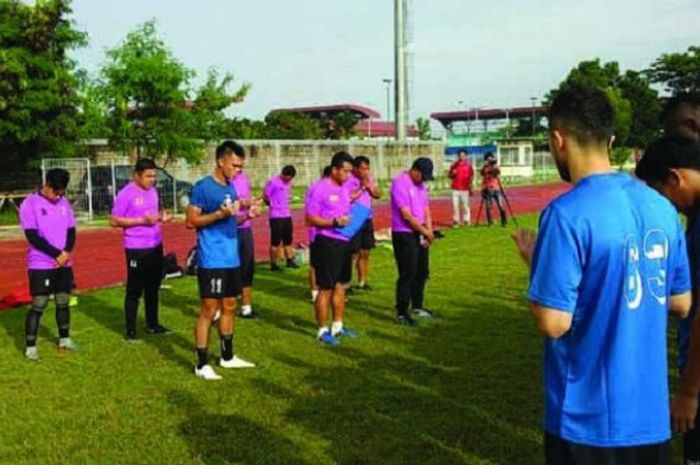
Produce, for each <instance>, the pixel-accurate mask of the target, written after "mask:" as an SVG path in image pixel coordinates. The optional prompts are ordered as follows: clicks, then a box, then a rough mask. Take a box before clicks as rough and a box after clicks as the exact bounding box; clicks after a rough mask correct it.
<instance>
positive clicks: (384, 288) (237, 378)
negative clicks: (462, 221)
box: [0, 217, 543, 465]
mask: <svg viewBox="0 0 700 465" xmlns="http://www.w3.org/2000/svg"><path fill="white" fill-rule="evenodd" d="M521 223H525V224H526V225H529V226H533V225H534V223H535V218H534V217H528V218H522V219H521ZM509 232H510V231H509V230H503V229H501V228H493V229H486V228H478V229H469V230H459V231H454V230H448V231H446V235H447V237H446V238H445V239H441V240H440V241H438V242H437V243H436V245H435V247H434V249H433V250H432V252H431V272H432V275H431V280H430V281H429V283H428V287H427V301H426V304H427V305H428V306H429V308H433V309H435V310H436V311H437V312H439V319H435V320H433V321H430V322H424V324H422V325H421V326H420V328H418V329H411V328H403V327H399V326H396V325H395V324H394V323H393V322H392V307H393V282H394V279H395V271H394V264H393V257H392V255H391V252H390V251H388V250H386V249H384V248H381V247H380V248H378V249H377V250H375V251H374V253H373V255H372V271H371V273H372V279H371V283H372V284H373V285H374V286H375V290H374V291H372V292H371V293H367V294H361V295H355V296H353V297H352V298H351V299H352V300H351V303H350V305H349V307H348V313H347V318H346V323H347V324H348V326H350V327H352V328H353V329H355V330H356V331H358V332H360V334H361V337H360V338H359V339H357V340H347V341H343V342H342V343H341V345H340V346H339V347H336V348H327V347H321V346H319V345H318V344H317V343H316V342H315V341H314V335H315V331H316V330H315V325H314V320H313V315H312V307H311V305H310V304H309V303H308V292H307V289H306V279H305V277H306V269H302V270H299V271H288V270H285V272H284V273H279V274H271V273H269V272H267V271H266V269H265V268H266V267H263V266H261V267H259V268H258V274H257V275H256V294H255V307H256V309H257V310H258V311H260V312H261V313H262V315H263V316H264V319H263V320H260V321H245V320H243V321H239V322H238V323H237V329H236V349H237V352H238V353H239V355H240V356H242V357H243V358H246V359H249V360H252V361H254V362H256V363H257V365H258V367H257V368H256V369H254V370H247V371H232V372H231V371H228V372H224V371H223V370H219V371H220V373H221V374H223V376H224V380H223V381H220V382H218V383H212V382H204V381H200V380H197V379H195V378H194V376H193V375H192V373H191V370H192V363H193V359H194V357H193V350H192V332H193V326H194V319H195V312H196V309H197V305H198V300H197V293H196V284H195V281H194V280H193V279H192V278H186V279H181V280H176V281H169V282H168V284H171V285H173V288H172V289H171V290H166V291H163V292H162V298H161V300H162V304H163V305H162V310H161V312H162V318H161V319H162V322H163V323H164V324H166V325H168V326H170V327H172V328H173V329H174V330H175V334H172V335H170V336H166V337H157V336H148V335H144V337H143V341H144V342H143V344H140V345H130V344H127V343H125V342H124V341H123V340H122V332H123V319H122V310H121V303H122V298H123V291H122V289H110V290H105V291H100V292H94V293H90V294H87V295H82V296H81V297H80V305H79V306H78V307H77V308H76V309H75V311H74V313H73V320H72V326H73V336H74V338H75V339H76V340H77V341H78V342H79V343H80V344H81V350H80V351H79V352H77V353H75V354H70V355H68V356H65V355H59V354H58V353H57V352H56V351H55V349H54V347H55V343H56V337H55V323H54V321H53V320H54V318H53V317H54V314H53V309H51V311H50V312H49V313H48V315H46V316H45V318H44V320H43V326H42V330H41V333H40V341H39V351H40V354H41V356H42V361H41V362H40V363H38V364H30V363H27V362H25V361H24V360H23V358H22V354H21V349H22V345H23V342H22V332H23V318H24V314H25V312H24V311H23V310H22V311H18V310H14V311H9V312H5V313H0V360H2V367H3V369H2V382H0V463H2V464H47V463H70V464H100V465H105V464H168V465H171V464H207V465H211V464H247V465H253V464H260V465H268V464H285V465H294V464H299V465H302V464H308V465H322V464H347V465H351V464H352V465H361V464H368V465H369V464H397V465H398V464H421V465H446V464H481V465H487V464H519V465H528V464H540V463H542V462H543V460H542V458H541V457H542V452H541V426H540V425H541V421H540V418H541V413H542V387H541V359H542V356H541V349H542V340H541V338H540V337H539V336H538V334H537V332H536V330H535V327H534V324H533V322H532V321H531V318H530V315H529V313H528V311H527V310H526V306H525V303H524V301H523V296H524V292H525V288H526V279H527V278H526V270H525V267H524V265H522V264H521V263H520V261H519V257H518V256H517V253H516V252H515V250H514V247H513V246H512V244H511V242H510V239H509V237H508V233H509ZM140 326H141V327H142V326H143V322H142V321H141V322H140ZM217 346H218V338H217V337H212V353H213V354H218V349H217Z"/></svg>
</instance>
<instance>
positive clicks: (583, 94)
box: [549, 85, 615, 146]
mask: <svg viewBox="0 0 700 465" xmlns="http://www.w3.org/2000/svg"><path fill="white" fill-rule="evenodd" d="M549 128H550V129H563V130H564V131H566V132H567V133H568V134H569V135H571V137H573V138H574V139H575V140H576V141H577V142H578V143H579V144H581V145H583V146H590V145H594V144H605V145H607V144H608V142H609V141H610V138H611V137H612V136H613V134H614V132H615V111H614V109H613V107H612V105H611V104H610V100H609V99H608V97H607V95H605V92H603V91H602V90H600V89H597V88H595V87H590V86H583V85H573V86H571V87H569V88H568V89H565V90H563V91H561V92H560V93H559V95H557V97H556V98H555V99H554V101H553V102H552V105H551V106H550V107H549Z"/></svg>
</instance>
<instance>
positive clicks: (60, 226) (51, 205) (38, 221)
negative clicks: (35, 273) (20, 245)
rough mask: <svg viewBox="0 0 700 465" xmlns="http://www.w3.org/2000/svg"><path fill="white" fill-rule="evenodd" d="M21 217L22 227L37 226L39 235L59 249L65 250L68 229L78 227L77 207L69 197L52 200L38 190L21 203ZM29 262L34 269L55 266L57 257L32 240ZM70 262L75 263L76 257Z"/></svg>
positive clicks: (28, 253) (29, 265) (23, 228)
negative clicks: (75, 211)
mask: <svg viewBox="0 0 700 465" xmlns="http://www.w3.org/2000/svg"><path fill="white" fill-rule="evenodd" d="M19 221H20V225H21V226H22V230H24V231H26V230H28V229H34V230H36V232H37V234H38V235H39V237H41V238H43V239H44V240H45V241H46V242H47V243H49V245H51V246H52V247H55V248H57V249H58V250H65V248H66V241H67V239H68V230H69V229H70V228H75V216H74V215H73V207H72V206H71V204H70V202H68V200H66V198H65V197H61V198H59V199H58V200H57V201H56V202H52V201H50V200H48V199H47V198H46V197H44V196H43V195H41V194H40V193H38V192H35V193H33V194H30V195H29V196H27V198H25V199H24V201H23V202H22V204H21V205H20V207H19ZM27 264H28V267H29V269H30V270H51V269H54V268H56V260H55V259H54V258H53V257H50V256H48V255H46V254H45V253H44V252H42V251H40V250H38V249H35V248H34V247H33V246H32V245H31V244H30V245H29V250H28V251H27ZM66 266H73V261H72V259H71V260H69V261H68V263H67V265H66Z"/></svg>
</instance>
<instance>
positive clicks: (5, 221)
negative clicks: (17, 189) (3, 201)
mask: <svg viewBox="0 0 700 465" xmlns="http://www.w3.org/2000/svg"><path fill="white" fill-rule="evenodd" d="M16 224H19V216H18V213H17V210H16V209H15V207H13V206H12V205H4V206H3V207H2V208H0V226H12V225H16Z"/></svg>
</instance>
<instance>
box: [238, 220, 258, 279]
mask: <svg viewBox="0 0 700 465" xmlns="http://www.w3.org/2000/svg"><path fill="white" fill-rule="evenodd" d="M238 256H239V257H240V258H241V286H243V287H251V286H252V285H253V275H255V241H254V239H253V229H252V228H243V229H239V230H238Z"/></svg>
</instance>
